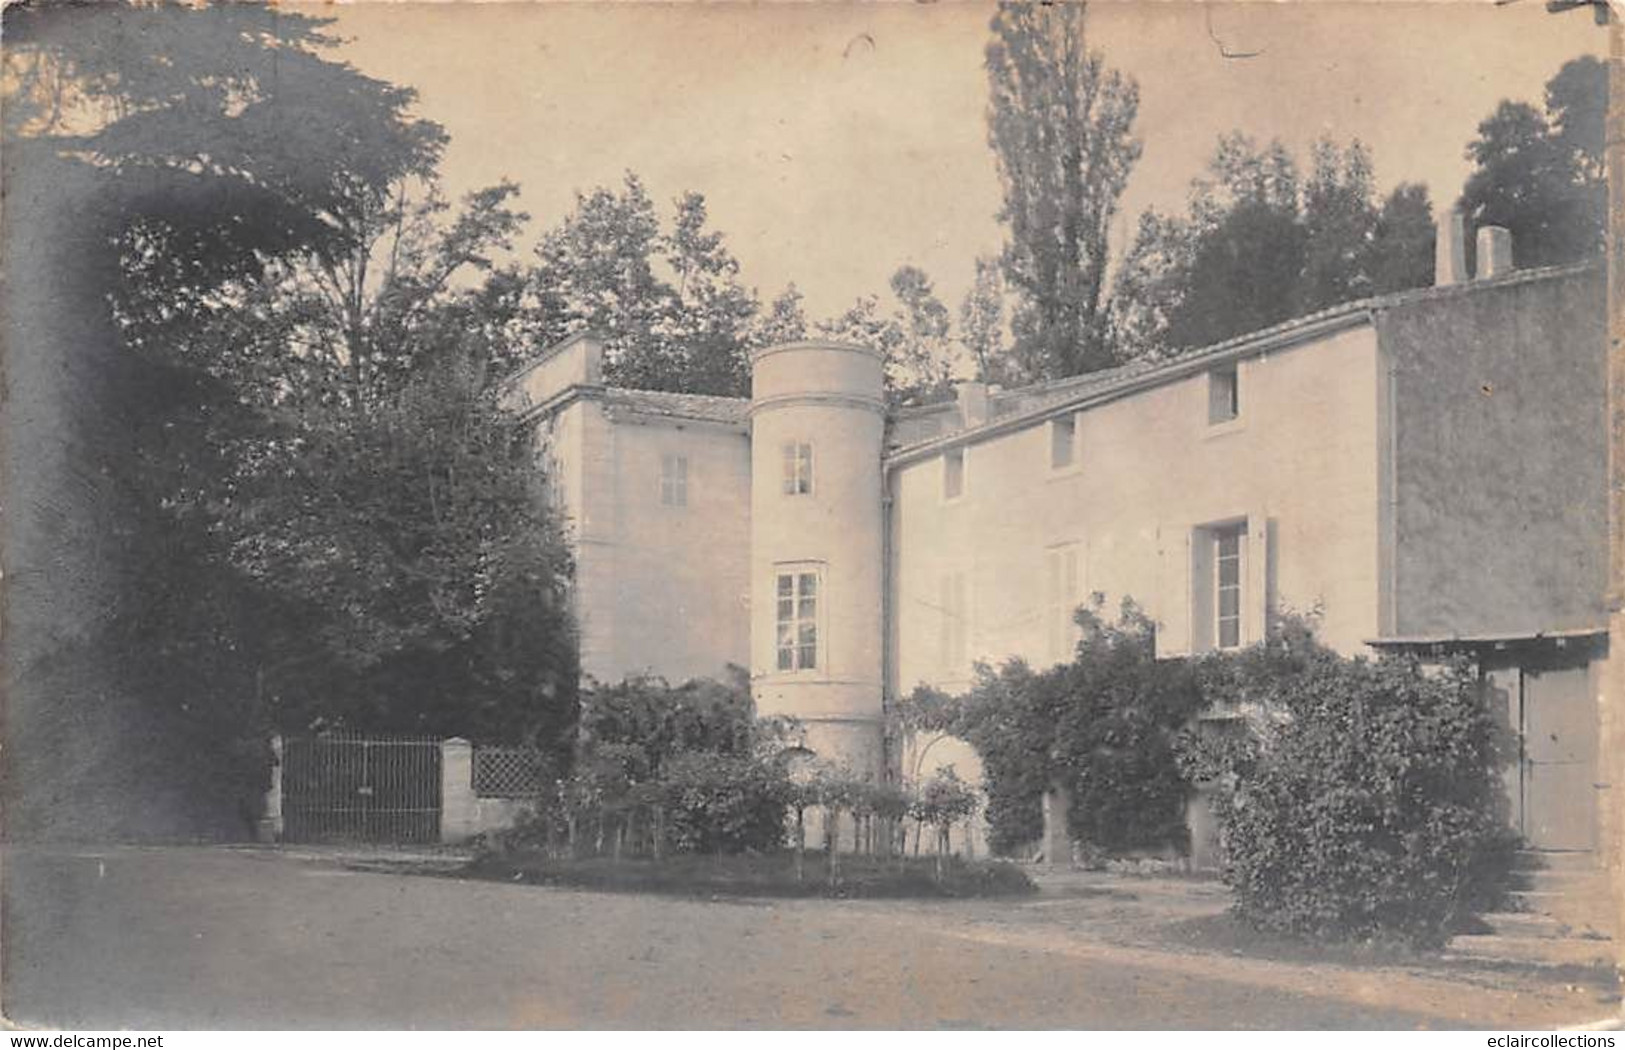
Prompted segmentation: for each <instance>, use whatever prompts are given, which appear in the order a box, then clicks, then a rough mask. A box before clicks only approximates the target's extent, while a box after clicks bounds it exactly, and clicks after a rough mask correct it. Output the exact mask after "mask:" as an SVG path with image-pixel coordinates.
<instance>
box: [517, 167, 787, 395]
mask: <svg viewBox="0 0 1625 1050" xmlns="http://www.w3.org/2000/svg"><path fill="white" fill-rule="evenodd" d="M708 221H709V220H708V216H707V212H706V204H705V198H704V196H702V195H701V194H698V193H692V192H691V193H685V194H683V195H682V196H681V197H679V198H678V199H677V201H676V217H675V220H674V222H673V224H672V229H671V230H670V232H663V231H662V230H661V224H660V219H659V216H657V215H656V214H655V207H654V202H653V201H652V200H651V199H650V197H649V194H648V192H647V191H646V190H645V189H644V187H643V182H642V180H640V179H639V178H638V177H637V176H636V175H634V174H632V173H631V172H628V173H627V175H626V178H625V180H624V182H623V184H622V186H621V189H620V191H619V192H615V191H612V190H610V189H608V188H605V187H599V188H597V189H595V190H593V191H592V192H590V193H585V194H580V193H578V194H577V195H576V207H575V210H574V211H573V212H572V213H571V214H570V215H568V216H566V217H565V219H564V220H563V221H562V222H560V223H559V224H558V225H557V226H555V227H554V228H553V229H551V230H549V231H548V232H547V233H545V234H544V235H543V236H542V239H541V243H540V244H538V245H537V248H536V258H537V262H536V265H535V266H534V267H533V269H532V271H531V282H532V287H533V295H534V300H535V304H534V311H535V316H536V317H537V319H538V320H537V322H536V329H537V338H538V340H539V341H540V343H541V344H542V345H547V344H550V343H553V342H556V341H558V340H559V339H562V338H564V337H565V336H567V335H569V334H571V333H572V332H576V331H579V330H581V329H583V328H591V329H593V330H595V331H597V332H599V333H601V334H602V335H603V336H604V337H605V339H606V341H607V350H608V355H607V360H606V361H605V364H604V372H605V378H606V381H608V382H610V383H612V384H614V385H617V386H624V387H633V388H636V389H643V390H673V391H678V392H682V393H691V394H717V395H723V396H728V397H744V396H747V395H748V394H749V390H750V358H749V351H750V348H751V346H752V345H753V337H754V334H755V332H754V330H753V321H754V319H755V317H756V313H757V306H758V304H757V301H756V294H755V292H754V291H752V290H750V289H748V288H746V287H744V286H743V285H742V284H740V282H739V263H738V261H737V260H736V259H734V257H733V255H732V254H731V253H730V252H729V251H728V250H727V248H726V246H725V245H724V244H723V237H722V234H720V233H717V232H715V231H709V230H708V229H707V228H706V224H707V222H708ZM785 305H786V309H788V304H785ZM781 320H784V321H786V322H788V321H789V320H790V318H789V317H785V318H781Z"/></svg>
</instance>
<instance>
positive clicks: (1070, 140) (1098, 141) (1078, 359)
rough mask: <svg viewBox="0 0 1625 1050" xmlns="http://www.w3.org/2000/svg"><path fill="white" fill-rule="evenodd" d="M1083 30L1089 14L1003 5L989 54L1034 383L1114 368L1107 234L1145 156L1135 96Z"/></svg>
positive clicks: (1018, 323) (1011, 254)
mask: <svg viewBox="0 0 1625 1050" xmlns="http://www.w3.org/2000/svg"><path fill="white" fill-rule="evenodd" d="M1084 25H1085V24H1084V5H1083V4H1053V5H1051V4H1044V5H1040V4H1025V3H1002V4H1000V5H999V10H998V12H997V13H996V14H995V15H994V16H993V21H992V23H991V28H992V31H993V39H992V41H990V42H989V44H988V45H987V51H986V66H987V76H988V90H989V102H988V143H989V145H991V146H992V148H993V155H994V158H995V160H996V161H997V164H998V171H999V181H1000V183H1001V184H1002V187H1003V191H1004V203H1003V207H1002V208H1001V209H1000V211H999V218H1000V220H1001V221H1002V222H1004V223H1005V224H1006V227H1007V230H1006V232H1007V240H1006V242H1005V246H1004V255H1003V263H1004V273H1005V278H1006V280H1007V281H1008V282H1009V285H1010V287H1011V289H1012V290H1013V291H1014V292H1015V293H1016V295H1017V297H1018V303H1017V306H1016V309H1015V313H1014V316H1013V318H1012V327H1013V329H1014V333H1015V356H1016V359H1017V361H1018V362H1019V364H1020V365H1021V367H1022V369H1023V370H1024V371H1026V372H1027V373H1029V374H1031V375H1033V376H1034V377H1036V378H1044V377H1058V376H1067V375H1076V374H1079V373H1082V372H1090V371H1095V370H1097V369H1101V368H1105V367H1108V366H1110V365H1111V364H1112V363H1113V361H1114V357H1113V353H1112V348H1111V346H1110V344H1109V342H1108V340H1107V329H1108V323H1107V321H1108V313H1107V309H1106V304H1105V301H1104V299H1105V296H1104V291H1105V283H1106V268H1107V232H1108V230H1109V228H1110V225H1111V221H1112V217H1113V216H1114V215H1115V214H1116V212H1117V204H1118V199H1119V197H1120V196H1121V195H1122V192H1123V187H1124V185H1125V184H1126V183H1127V181H1128V176H1129V172H1130V171H1131V170H1132V169H1133V167H1134V163H1135V162H1136V161H1137V160H1138V159H1139V156H1140V142H1139V140H1138V139H1136V138H1135V136H1134V132H1133V125H1134V118H1135V114H1136V112H1137V110H1138V109H1139V87H1138V85H1137V84H1136V83H1135V82H1134V80H1133V79H1132V78H1129V77H1125V76H1123V75H1122V74H1120V73H1118V72H1116V71H1115V70H1111V69H1108V68H1107V67H1106V64H1105V61H1104V60H1103V59H1102V57H1101V55H1100V53H1099V52H1095V51H1090V50H1089V49H1088V46H1087V41H1086V39H1085V33H1084Z"/></svg>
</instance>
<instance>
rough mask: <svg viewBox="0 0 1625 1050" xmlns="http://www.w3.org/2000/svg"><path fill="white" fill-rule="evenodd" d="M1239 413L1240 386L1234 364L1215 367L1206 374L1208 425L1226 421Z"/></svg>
mask: <svg viewBox="0 0 1625 1050" xmlns="http://www.w3.org/2000/svg"><path fill="white" fill-rule="evenodd" d="M1240 415H1241V387H1240V385H1239V384H1238V383H1237V381H1236V366H1235V365H1226V366H1225V367H1223V368H1215V369H1214V370H1213V371H1211V372H1209V373H1208V374H1207V421H1208V424H1209V425H1212V424H1215V423H1228V422H1230V421H1231V420H1232V419H1235V418H1237V417H1238V416H1240Z"/></svg>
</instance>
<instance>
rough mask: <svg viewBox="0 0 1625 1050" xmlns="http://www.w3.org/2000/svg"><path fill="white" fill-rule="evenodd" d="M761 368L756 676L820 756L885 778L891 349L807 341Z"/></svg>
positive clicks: (772, 709)
mask: <svg viewBox="0 0 1625 1050" xmlns="http://www.w3.org/2000/svg"><path fill="white" fill-rule="evenodd" d="M751 364H752V368H751V410H750V412H751V507H750V511H751V518H750V528H751V602H750V608H751V630H750V638H751V641H750V652H751V679H752V683H753V686H754V690H755V695H756V707H757V711H758V713H760V714H762V715H764V716H766V715H791V716H793V717H795V718H796V719H798V720H799V721H800V722H801V725H802V726H803V728H804V729H805V731H806V741H805V743H806V747H807V748H808V749H809V750H811V751H813V752H814V754H816V755H817V756H818V757H819V758H820V759H824V760H827V761H831V762H834V763H837V764H839V765H843V766H845V767H847V768H848V769H850V770H851V771H852V772H854V773H857V774H859V775H870V776H873V777H874V778H875V779H877V780H879V779H881V777H882V775H883V773H884V764H885V748H884V732H883V728H882V709H881V691H882V655H881V654H882V651H883V648H884V644H885V643H884V639H883V637H882V630H883V625H882V619H881V603H882V588H883V586H884V576H885V564H884V562H883V556H882V551H883V546H884V544H883V538H882V534H881V533H882V529H883V528H884V518H883V514H882V507H881V476H880V456H881V445H882V440H883V429H884V426H885V399H884V394H883V385H882V372H881V355H880V352H879V351H877V350H871V349H869V348H867V347H862V346H854V345H850V344H846V343H838V342H826V341H809V342H799V343H786V344H783V345H780V346H770V347H767V348H765V349H763V350H759V351H757V352H756V353H755V355H753V357H752V362H751Z"/></svg>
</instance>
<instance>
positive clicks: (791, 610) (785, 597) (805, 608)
mask: <svg viewBox="0 0 1625 1050" xmlns="http://www.w3.org/2000/svg"><path fill="white" fill-rule="evenodd" d="M777 600H778V608H777V611H776V615H775V620H776V622H777V625H778V669H779V670H781V671H810V670H813V669H814V668H816V667H817V666H818V573H817V572H816V571H809V570H805V569H801V570H797V571H795V572H781V573H779V574H778V583H777Z"/></svg>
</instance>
